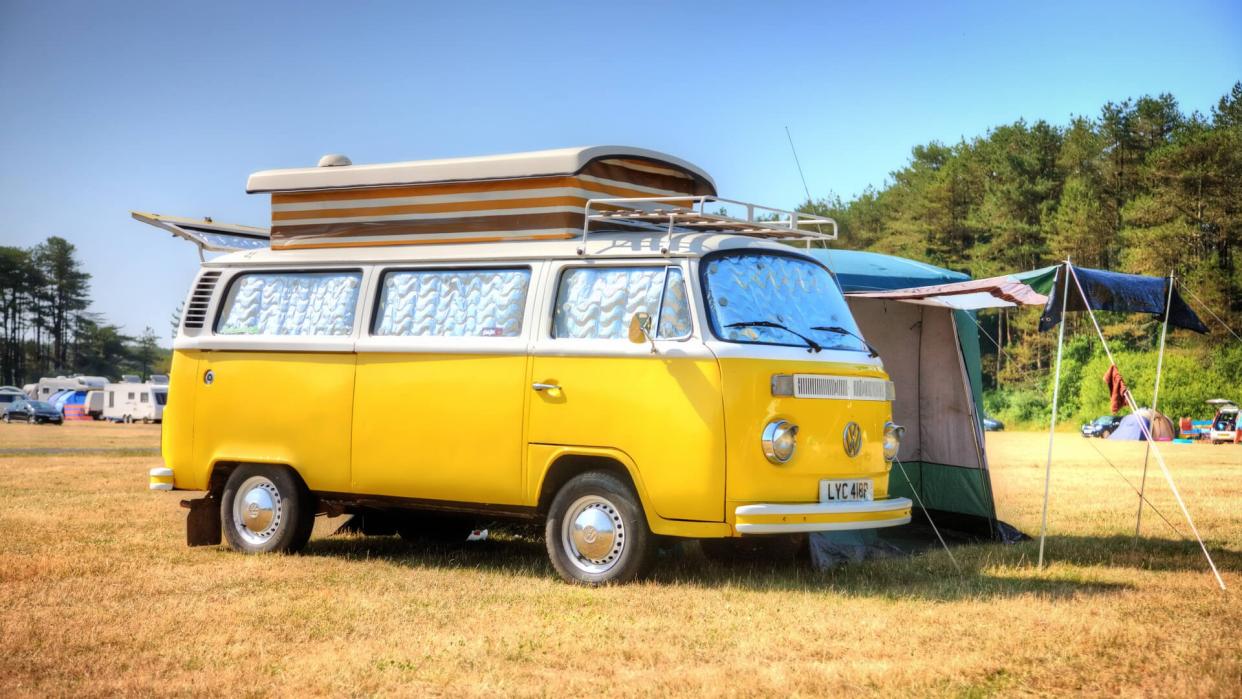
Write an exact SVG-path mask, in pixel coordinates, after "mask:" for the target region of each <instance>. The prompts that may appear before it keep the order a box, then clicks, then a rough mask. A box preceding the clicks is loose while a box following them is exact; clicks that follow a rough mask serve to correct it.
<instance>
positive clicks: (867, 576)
mask: <svg viewBox="0 0 1242 699" xmlns="http://www.w3.org/2000/svg"><path fill="white" fill-rule="evenodd" d="M953 553H954V556H955V558H956V560H957V562H958V564H959V565H960V566H961V569H962V570H961V573H960V574H959V573H958V572H957V570H956V569H955V568H954V566H953V563H952V561H951V560H950V559H949V557H948V555H946V553H945V552H944V551H943V550H925V551H923V552H919V553H915V554H913V555H910V556H899V557H891V558H881V559H873V560H868V561H865V562H862V563H857V564H852V565H847V566H842V567H838V568H834V569H831V570H826V571H817V570H813V569H811V568H810V566H809V565H808V564H807V563H806V562H805V561H796V560H793V559H787V560H777V561H772V560H767V561H763V560H750V561H744V560H743V561H735V562H727V563H723V562H719V561H714V560H709V559H707V558H705V557H704V556H703V554H702V553H701V552H700V550H699V548H698V545H697V544H696V543H695V542H692V541H686V542H678V543H675V544H673V545H671V546H667V547H665V548H663V549H661V551H660V552H659V555H658V556H657V560H656V563H655V565H654V566H653V568H652V571H651V573H650V574H649V576H648V578H647V581H648V583H649V584H657V585H677V586H685V585H690V586H699V587H704V588H725V587H727V588H734V589H743V590H754V591H800V592H809V593H814V592H830V593H835V594H840V595H845V596H853V597H885V598H891V599H925V600H934V601H953V600H959V599H988V598H1004V597H1014V596H1021V595H1037V596H1044V597H1053V598H1065V597H1074V596H1082V595H1107V594H1113V593H1117V592H1122V591H1126V590H1131V589H1134V588H1135V585H1134V584H1132V583H1130V582H1126V581H1124V580H1118V577H1124V571H1126V570H1129V571H1133V572H1137V571H1177V572H1184V571H1202V572H1204V574H1205V575H1206V574H1208V571H1207V564H1206V562H1205V561H1204V559H1203V555H1202V552H1201V551H1199V549H1198V546H1197V545H1196V544H1195V543H1194V542H1185V541H1177V540H1167V539H1144V540H1141V541H1140V542H1139V545H1138V546H1137V547H1135V546H1134V545H1133V540H1132V539H1131V538H1130V537H1126V536H1110V537H1075V536H1057V537H1050V538H1049V539H1048V543H1047V547H1046V557H1045V558H1046V560H1047V561H1048V562H1049V563H1050V564H1051V566H1052V567H1051V569H1049V570H1047V571H1045V572H1043V573H1039V572H1036V571H1035V570H1034V561H1035V557H1036V556H1037V555H1038V542H1035V541H1031V542H1025V543H1022V544H1018V545H1013V546H1003V545H999V544H975V545H966V546H955V547H954V548H953ZM1212 553H1213V556H1214V558H1215V560H1216V563H1217V565H1218V566H1219V567H1220V568H1221V570H1222V571H1236V570H1239V569H1242V555H1240V554H1239V553H1238V552H1234V551H1229V550H1223V549H1216V550H1213V551H1212ZM304 555H311V556H329V557H340V558H351V559H359V560H376V559H380V560H383V561H386V562H388V563H390V564H393V565H397V566H403V567H409V568H418V569H431V568H445V569H478V570H486V571H493V572H500V573H503V574H505V575H509V576H525V577H531V578H544V579H549V578H555V573H554V572H553V571H552V567H551V565H550V564H549V563H548V562H547V554H546V551H545V549H544V544H543V541H542V540H541V539H539V538H537V537H536V536H534V535H532V534H531V533H530V532H521V533H507V532H504V531H501V532H498V533H495V537H494V538H493V539H489V540H488V541H482V542H463V543H461V544H439V545H433V544H419V543H413V544H412V543H407V542H405V541H403V540H401V539H400V538H398V537H395V536H379V537H366V536H360V535H351V536H336V537H329V538H324V539H316V540H314V541H312V542H311V543H310V545H309V546H308V547H307V549H306V551H305V552H304ZM1100 568H1103V569H1105V570H1104V571H1101V570H1099V569H1100ZM1114 571H1115V572H1114ZM1118 573H1121V575H1120V576H1119V575H1118Z"/></svg>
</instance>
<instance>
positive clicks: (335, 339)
mask: <svg viewBox="0 0 1242 699" xmlns="http://www.w3.org/2000/svg"><path fill="white" fill-rule="evenodd" d="M373 270H374V268H373V267H372V266H369V265H360V264H348V263H346V264H341V263H336V264H330V263H328V264H306V265H270V264H269V265H254V266H250V265H245V266H237V267H229V268H224V269H221V272H223V273H222V274H221V275H220V280H219V281H217V282H216V287H215V289H214V290H213V292H212V298H211V303H210V304H209V305H208V307H207V319H206V322H204V323H203V328H202V330H201V331H200V332H199V333H198V334H196V335H188V334H185V333H184V332H183V333H182V334H181V335H179V336H178V337H177V340H176V341H174V342H173V348H174V349H179V350H181V349H199V350H235V351H250V352H262V351H266V352H353V351H354V344H355V343H356V342H357V341H358V333H359V330H360V328H361V327H362V315H363V312H364V310H365V308H366V301H367V299H368V298H369V293H368V290H369V289H370V287H371V277H372V274H373ZM322 272H349V273H358V274H360V277H359V284H358V298H357V299H356V301H355V303H356V305H355V306H354V327H353V329H352V330H351V332H350V334H348V335H220V334H217V333H216V326H217V324H218V323H219V322H220V314H221V313H222V312H223V311H224V301H225V299H226V298H227V295H228V291H229V289H230V288H231V287H232V284H233V282H234V280H236V279H237V277H239V276H243V275H247V274H305V273H322Z"/></svg>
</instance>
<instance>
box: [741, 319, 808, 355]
mask: <svg viewBox="0 0 1242 699" xmlns="http://www.w3.org/2000/svg"><path fill="white" fill-rule="evenodd" d="M725 327H726V328H776V329H777V330H784V331H785V332H787V333H789V334H790V335H796V336H798V337H800V338H802V341H803V342H805V343H806V351H807V352H819V351H820V350H822V349H824V348H823V347H821V346H820V344H819V343H818V342H816V341H814V340H812V339H811V338H809V337H807V336H806V335H803V334H802V333H800V332H798V331H796V330H792V329H790V328H789V327H788V326H785V325H781V324H780V323H774V322H772V321H770V320H751V321H747V322H745V323H729V324H728V325H726V326H725Z"/></svg>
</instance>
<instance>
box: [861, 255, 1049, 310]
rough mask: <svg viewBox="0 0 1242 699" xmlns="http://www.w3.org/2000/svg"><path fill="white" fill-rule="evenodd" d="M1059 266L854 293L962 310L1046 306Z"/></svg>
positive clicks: (873, 297) (864, 296)
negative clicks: (890, 289)
mask: <svg viewBox="0 0 1242 699" xmlns="http://www.w3.org/2000/svg"><path fill="white" fill-rule="evenodd" d="M1057 269H1058V268H1057V267H1056V266H1052V267H1044V268H1043V269H1037V270H1033V271H1030V272H1021V273H1018V274H1005V275H1002V276H999V277H989V278H987V279H972V280H970V281H963V282H954V283H951V284H937V285H935V286H922V287H915V288H913V289H897V290H894V291H871V292H855V293H852V294H850V295H851V296H859V297H862V298H872V299H888V300H890V301H905V302H906V303H917V304H922V305H925V306H940V307H943V308H952V309H954V310H959V311H974V310H979V309H982V308H1012V307H1014V306H1042V305H1043V304H1044V303H1045V302H1047V300H1048V297H1047V296H1046V294H1047V293H1048V290H1049V289H1050V288H1051V287H1052V282H1053V279H1055V278H1056V272H1057Z"/></svg>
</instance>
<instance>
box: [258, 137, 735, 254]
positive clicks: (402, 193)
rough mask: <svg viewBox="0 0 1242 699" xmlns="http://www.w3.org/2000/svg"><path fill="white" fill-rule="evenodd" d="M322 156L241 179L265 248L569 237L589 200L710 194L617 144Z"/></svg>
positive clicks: (707, 182)
mask: <svg viewBox="0 0 1242 699" xmlns="http://www.w3.org/2000/svg"><path fill="white" fill-rule="evenodd" d="M323 162H324V166H322V167H313V168H298V169H293V170H267V171H264V172H257V173H255V174H253V175H251V176H250V180H249V182H247V185H246V190H247V191H249V192H270V193H271V195H272V229H271V241H272V248H273V249H278V248H308V247H346V246H348V247H353V246H365V245H408V244H417V243H433V242H436V243H442V242H491V241H500V240H516V239H526V240H537V239H556V238H572V237H575V236H578V235H580V234H581V233H582V229H583V223H584V220H583V217H584V213H583V212H584V207H585V206H586V203H587V201H588V200H591V199H606V198H637V197H674V196H701V195H708V196H712V195H715V193H716V187H715V184H714V183H713V182H712V179H711V177H709V176H708V174H707V173H706V172H704V171H703V170H701V169H699V168H697V167H695V166H694V165H691V164H690V163H688V162H686V161H684V160H681V159H680V158H675V157H673V156H671V155H665V154H663V153H657V152H655V151H649V150H644V149H641V148H629V147H624V146H596V147H590V148H562V149H558V150H548V151H536V152H532V153H514V154H508V155H494V156H486V157H473V158H451V159H446V160H422V161H414V162H404V163H388V164H379V165H352V164H348V163H349V160H348V159H346V158H343V157H339V156H338V157H336V158H335V159H332V158H325V160H324V161H323ZM336 163H341V164H339V165H338V164H336Z"/></svg>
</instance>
